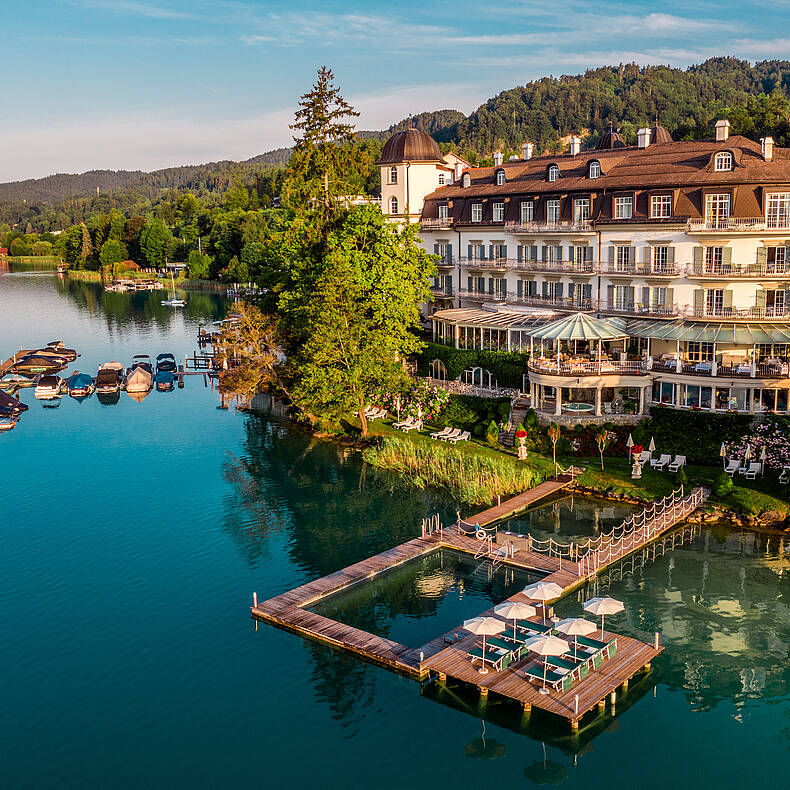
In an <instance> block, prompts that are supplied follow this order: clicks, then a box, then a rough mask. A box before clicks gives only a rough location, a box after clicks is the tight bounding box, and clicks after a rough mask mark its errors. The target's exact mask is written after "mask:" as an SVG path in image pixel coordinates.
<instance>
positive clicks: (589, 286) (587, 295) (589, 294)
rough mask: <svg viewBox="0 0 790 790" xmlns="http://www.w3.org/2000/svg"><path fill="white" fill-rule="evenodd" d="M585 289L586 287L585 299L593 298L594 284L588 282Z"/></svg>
mask: <svg viewBox="0 0 790 790" xmlns="http://www.w3.org/2000/svg"><path fill="white" fill-rule="evenodd" d="M583 289H584V298H585V299H592V284H591V283H586V284H585V285H584V286H583Z"/></svg>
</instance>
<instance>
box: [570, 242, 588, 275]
mask: <svg viewBox="0 0 790 790" xmlns="http://www.w3.org/2000/svg"><path fill="white" fill-rule="evenodd" d="M573 263H574V264H576V267H577V268H578V269H581V270H582V271H586V270H589V271H592V247H589V246H586V245H585V246H582V245H581V244H577V245H575V246H574V248H573Z"/></svg>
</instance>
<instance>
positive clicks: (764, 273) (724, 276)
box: [689, 263, 790, 280]
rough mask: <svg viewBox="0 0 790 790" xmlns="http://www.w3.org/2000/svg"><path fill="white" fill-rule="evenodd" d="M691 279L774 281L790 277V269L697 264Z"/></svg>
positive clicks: (768, 266)
mask: <svg viewBox="0 0 790 790" xmlns="http://www.w3.org/2000/svg"><path fill="white" fill-rule="evenodd" d="M689 277H699V278H700V279H704V278H711V279H713V280H738V279H747V280H748V279H757V280H760V279H764V278H766V277H770V278H771V279H772V280H778V279H784V278H787V277H790V268H788V266H787V264H784V263H780V264H771V263H763V264H761V263H750V264H746V265H743V266H732V265H731V266H727V265H713V266H710V265H708V264H697V265H694V266H692V269H691V272H689Z"/></svg>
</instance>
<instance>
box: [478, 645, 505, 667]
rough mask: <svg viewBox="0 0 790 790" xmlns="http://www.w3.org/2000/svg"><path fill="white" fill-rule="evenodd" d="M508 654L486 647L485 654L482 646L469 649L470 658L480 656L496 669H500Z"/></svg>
mask: <svg viewBox="0 0 790 790" xmlns="http://www.w3.org/2000/svg"><path fill="white" fill-rule="evenodd" d="M506 655H507V654H506V653H504V652H500V651H498V650H490V649H489V648H488V647H486V652H485V655H483V648H482V647H473V648H472V649H471V650H470V651H469V656H470V658H479V659H480V660H481V661H482V662H483V663H484V664H490V665H491V666H492V667H493V668H494V669H497V670H498V669H499V668H500V667H501V666H502V659H503V658H504V657H505V656H506Z"/></svg>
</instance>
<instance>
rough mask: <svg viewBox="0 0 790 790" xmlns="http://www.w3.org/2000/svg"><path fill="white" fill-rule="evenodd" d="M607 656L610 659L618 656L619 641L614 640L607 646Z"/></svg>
mask: <svg viewBox="0 0 790 790" xmlns="http://www.w3.org/2000/svg"><path fill="white" fill-rule="evenodd" d="M606 648H607V650H606V654H607V656H608V657H609V658H614V657H615V655H616V654H617V640H616V639H613V640H612V641H611V642H609V644H608V645H607V646H606Z"/></svg>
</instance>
